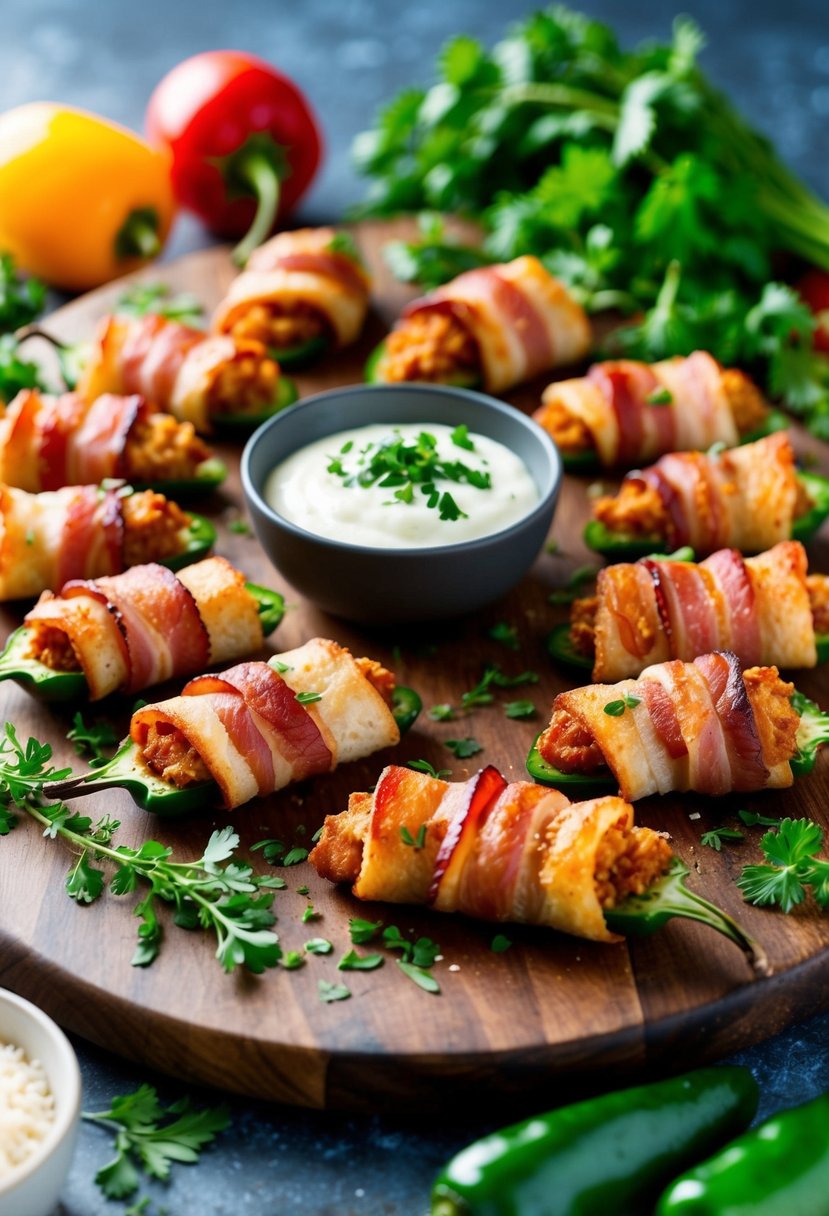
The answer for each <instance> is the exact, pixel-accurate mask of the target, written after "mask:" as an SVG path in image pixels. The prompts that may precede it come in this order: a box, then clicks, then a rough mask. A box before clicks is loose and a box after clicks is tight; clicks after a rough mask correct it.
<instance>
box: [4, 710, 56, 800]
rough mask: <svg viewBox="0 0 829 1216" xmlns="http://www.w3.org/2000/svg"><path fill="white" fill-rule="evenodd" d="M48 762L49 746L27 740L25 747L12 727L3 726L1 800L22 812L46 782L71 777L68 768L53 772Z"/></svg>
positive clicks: (50, 748) (50, 753)
mask: <svg viewBox="0 0 829 1216" xmlns="http://www.w3.org/2000/svg"><path fill="white" fill-rule="evenodd" d="M51 759H52V747H51V744H49V743H40V742H39V741H38V740H37V739H29V741H28V742H27V743H26V745H25V747H24V746H23V745H22V744H21V743H20V742H19V741H18V738H17V732H16V731H15V729H14V726H13V725H12V723H11V722H6V723H5V726H4V732H3V736H2V737H0V800H2V801H3V802H4V803H6V804H8V803H9V802H12V803H14V805H15V806H17V807H21V808H23V807H24V806H25V804H26V803H27V801H28V800H29V799H32V798H36V797H37V796H38V795H39V794H40V791H41V790H42V788H43V786H44V785H45V784H46V782H50V781H63V780H65V779H66V778H67V777H69V776H71V774H72V770H71V769H70V768H62V769H56V768H53V767H52V766H51V765H50V764H49V761H50V760H51Z"/></svg>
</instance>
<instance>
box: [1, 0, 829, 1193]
mask: <svg viewBox="0 0 829 1216" xmlns="http://www.w3.org/2000/svg"><path fill="white" fill-rule="evenodd" d="M535 7H538V6H537V5H533V4H531V3H523V2H518V3H515V2H513V3H505V2H504V0H443V2H441V0H417V2H416V3H413V4H405V3H402V4H396V3H390V2H386V3H383V2H382V0H291V3H286V2H285V0H232V2H231V3H225V4H220V3H217V2H216V0H203V2H202V3H198V2H197V0H166V2H163V0H138V2H135V0H134V2H132V3H129V4H128V3H125V0H110V2H109V3H106V2H102V0H74V2H73V3H71V4H70V3H67V2H66V0H26V2H25V3H24V2H23V0H3V4H2V7H1V8H0V12H2V19H3V20H2V24H3V36H2V38H1V39H0V109H6V108H8V107H10V106H13V105H17V104H19V103H21V102H24V101H31V100H34V99H39V98H46V99H51V100H58V101H65V102H69V103H72V104H75V105H80V106H85V107H88V108H89V109H92V110H96V111H98V112H100V113H102V114H106V115H109V116H110V117H112V118H114V119H118V120H119V121H121V122H123V123H125V124H127V125H128V126H132V127H135V128H140V126H141V123H142V116H143V111H144V106H145V104H146V100H147V98H148V96H149V94H150V92H151V90H152V88H153V86H154V85H155V83H156V82H157V81H158V80H159V79H160V77H161V76H162V75H163V74H164V72H165V71H167V69H168V68H170V67H172V66H173V64H175V63H177V62H178V61H179V60H180V59H182V58H184V57H185V56H187V55H190V54H194V53H195V52H196V51H200V50H206V49H209V48H214V47H222V46H229V47H236V48H240V49H243V50H250V51H255V52H256V53H257V54H260V55H262V56H263V57H265V58H267V59H269V60H271V61H272V62H273V63H274V64H276V65H277V66H278V67H280V68H281V69H283V70H284V71H285V72H287V73H288V74H289V75H291V76H293V77H294V79H295V80H296V81H297V82H298V83H299V84H300V85H301V86H302V87H303V89H304V90H305V91H306V93H307V94H308V96H309V97H310V98H311V100H312V102H313V104H314V106H315V108H316V111H317V113H318V115H319V117H320V120H321V123H322V125H323V128H324V130H325V134H326V142H327V159H326V164H325V168H324V170H323V172H322V173H321V174H320V176H319V179H318V181H317V183H316V185H315V187H314V189H313V191H312V193H311V194H310V195H309V196H308V198H307V201H306V204H305V206H304V208H303V210H302V212H301V213H300V216H299V218H300V219H303V220H308V221H311V222H316V221H318V220H324V219H334V218H337V216H338V215H340V214H341V213H342V211H343V209H344V208H345V207H347V206H348V205H349V204H350V203H352V202H354V201H356V200H358V199H359V198H360V196H361V183H360V181H359V179H357V178H356V176H355V175H354V174H353V172H352V170H351V167H350V164H349V155H348V149H349V144H350V141H351V139H352V137H353V136H354V135H355V134H356V133H357V132H358V131H360V130H362V129H364V128H365V127H366V126H367V125H368V124H369V123H370V121H371V117H372V114H373V113H374V110H375V108H376V106H377V105H378V103H380V102H382V101H384V100H387V99H389V98H390V97H391V96H392V95H393V94H394V93H395V92H396V91H397V90H398V89H399V88H401V87H403V86H405V85H407V84H419V83H422V82H424V81H427V80H428V79H429V76H430V72H431V65H432V64H433V62H434V57H435V53H436V51H437V49H438V48H439V46H440V45H441V43H442V42H443V41H444V40H445V39H446V38H447V37H449V36H450V35H452V34H455V33H459V32H462V31H463V32H467V33H471V34H475V35H477V36H479V37H481V38H482V39H484V40H486V41H494V40H495V39H497V38H498V37H499V36H500V34H501V32H502V30H503V28H504V26H505V25H506V24H507V23H508V22H509V21H511V20H514V19H516V18H518V17H520V16H521V15H522V14H523V13H525V12H529V11H531V10H532V9H533V8H535ZM586 7H588V8H589V11H590V12H591V13H592V14H593V15H594V16H596V17H599V18H601V19H603V20H608V21H611V22H612V23H613V24H614V25H615V26H616V27H617V29H618V30H619V32H620V36H621V39H622V41H623V42H624V43H625V44H627V43H633V42H637V41H639V40H641V39H644V38H648V37H657V38H660V39H664V38H666V37H667V36H668V33H669V30H670V24H671V19H672V17H673V15H674V13H675V12H676V11H680V10H681V11H685V12H689V13H691V14H692V15H693V16H694V17H696V19H697V20H698V21H699V22H700V24H701V25H702V26H703V28H704V29H705V30H706V32H707V34H708V38H709V43H708V48H707V50H706V51H705V54H704V59H703V63H704V65H705V68H706V70H707V71H708V73H709V74H710V76H711V77H712V79H713V80H714V81H715V82H716V83H717V84H718V85H719V86H720V87H721V88H723V89H725V90H727V91H728V92H729V93H730V94H731V96H732V97H733V98H734V100H735V101H736V102H737V103H738V104H739V106H740V107H741V108H742V109H743V110H744V111H745V112H746V113H747V114H748V115H749V116H750V118H751V119H752V120H753V121H754V122H755V123H756V124H757V125H758V126H759V127H761V128H762V129H763V130H765V131H766V132H767V133H768V134H769V135H771V136H772V137H773V138H774V139H775V140H776V141H777V143H778V145H779V147H780V149H781V151H782V153H783V155H784V156H785V158H786V159H787V160H788V161H789V163H790V164H791V166H792V167H793V168H794V169H795V170H796V171H797V172H798V173H800V174H801V175H802V176H803V177H804V178H805V179H806V180H807V181H808V182H809V183H810V184H811V185H812V186H813V187H814V188H815V189H816V190H817V191H818V192H820V193H821V194H823V195H824V196H825V197H829V156H827V153H828V152H829V139H827V128H829V12H828V11H827V7H826V3H825V0H814V2H812V3H810V2H808V0H789V2H788V3H784V2H782V0H778V2H776V3H775V2H772V3H768V2H763V0H751V2H747V0H739V2H735V0H694V2H693V3H686V4H682V3H681V0H677V4H676V6H675V5H673V4H664V3H663V4H658V3H654V2H653V0H626V2H625V3H624V4H620V3H612V2H611V0H597V2H593V3H590V4H588V5H586ZM207 239H208V238H207V237H206V236H205V234H204V233H203V232H202V231H201V230H200V229H199V227H198V225H197V224H196V223H195V222H193V221H190V220H186V219H185V220H180V221H179V223H178V225H177V228H176V230H175V232H174V235H173V240H172V242H171V244H170V247H169V251H168V252H169V254H171V255H175V254H176V253H181V252H184V251H186V250H188V249H191V248H193V247H195V246H196V245H198V244H201V243H205V242H206V241H207ZM345 1012H347V1011H344V1014H345ZM78 1046H79V1052H80V1055H81V1059H82V1065H83V1071H84V1082H85V1089H86V1103H87V1106H88V1107H90V1108H92V1109H100V1108H101V1107H102V1106H106V1105H107V1104H108V1101H109V1098H110V1096H111V1095H112V1094H113V1093H123V1092H126V1091H128V1090H131V1089H134V1088H135V1087H136V1085H137V1084H138V1083H139V1081H141V1080H156V1079H155V1078H152V1077H148V1076H147V1075H146V1074H145V1073H143V1072H142V1073H139V1070H137V1069H135V1068H133V1067H131V1066H128V1065H124V1064H122V1063H121V1062H119V1061H117V1060H114V1059H111V1058H108V1057H105V1056H104V1055H102V1054H101V1053H99V1052H96V1051H94V1050H92V1049H90V1048H88V1047H86V1046H84V1045H82V1044H79V1045H78ZM741 1058H742V1059H743V1060H744V1061H745V1062H747V1063H749V1064H750V1065H751V1066H752V1068H753V1069H754V1071H755V1074H756V1075H757V1078H758V1080H759V1081H760V1083H761V1086H762V1091H763V1100H762V1102H763V1104H762V1108H761V1114H767V1113H770V1112H771V1111H773V1110H775V1109H778V1108H779V1107H781V1106H785V1105H791V1104H793V1103H795V1102H797V1101H803V1100H805V1099H806V1098H808V1097H811V1096H813V1095H814V1094H816V1093H818V1092H820V1091H821V1090H825V1089H829V1018H826V1017H822V1018H816V1019H814V1020H813V1021H811V1022H810V1023H808V1024H807V1025H805V1026H803V1027H799V1028H796V1029H795V1030H793V1031H791V1032H790V1033H788V1034H786V1035H783V1036H780V1037H779V1038H778V1039H776V1040H773V1041H772V1042H770V1043H768V1044H765V1045H763V1046H761V1047H760V1048H756V1049H754V1050H753V1051H750V1052H746V1053H744V1055H743V1056H742V1057H741ZM158 1084H159V1086H160V1088H161V1089H162V1090H163V1092H164V1093H165V1096H168V1097H173V1096H177V1092H176V1088H175V1086H174V1085H173V1084H171V1083H170V1082H168V1081H166V1080H163V1079H158ZM554 1097H555V1090H554V1083H553V1084H552V1087H551V1103H552V1102H553V1101H554ZM493 1122H497V1111H495V1112H494V1113H493V1114H492V1115H491V1116H490V1123H493ZM462 1124H463V1125H462V1126H460V1125H458V1124H456V1126H455V1127H447V1128H435V1127H433V1126H430V1125H426V1126H424V1125H420V1124H417V1123H408V1122H405V1121H404V1120H403V1119H402V1118H401V1119H400V1120H395V1119H390V1118H385V1119H379V1118H373V1119H367V1118H347V1117H343V1116H336V1115H334V1116H322V1115H317V1114H311V1113H308V1112H303V1111H296V1110H290V1109H287V1108H279V1109H273V1108H265V1107H262V1106H254V1105H253V1104H250V1103H242V1102H237V1103H234V1104H233V1126H232V1130H231V1131H230V1132H229V1133H227V1134H226V1135H225V1136H224V1137H223V1138H222V1140H221V1142H220V1143H219V1145H217V1147H216V1148H215V1150H213V1151H212V1152H210V1153H208V1154H206V1156H205V1158H204V1159H203V1161H202V1162H201V1163H200V1164H199V1165H198V1167H196V1168H195V1169H186V1168H184V1167H179V1168H177V1169H176V1170H175V1173H174V1180H173V1182H172V1184H171V1186H170V1187H169V1188H163V1187H160V1186H156V1187H152V1188H148V1191H149V1193H151V1194H152V1195H153V1203H152V1207H151V1209H149V1210H148V1211H147V1212H146V1213H145V1216H160V1213H161V1212H162V1211H166V1212H167V1213H168V1216H225V1214H228V1216H229V1214H230V1213H233V1214H234V1216H254V1214H255V1216H271V1214H274V1216H276V1214H278V1216H300V1214H301V1216H424V1214H425V1212H426V1210H427V1207H428V1184H429V1179H430V1178H431V1176H432V1175H433V1173H434V1171H435V1169H436V1168H437V1166H438V1164H439V1163H440V1162H441V1161H442V1160H443V1159H444V1158H445V1156H446V1155H447V1154H448V1153H450V1152H452V1151H454V1150H455V1149H456V1148H457V1147H459V1145H460V1144H461V1143H462V1142H463V1141H464V1140H465V1139H468V1138H470V1137H471V1136H473V1135H475V1134H478V1133H479V1132H480V1131H481V1130H483V1127H484V1124H482V1122H481V1121H480V1118H479V1117H476V1116H475V1115H474V1114H470V1116H469V1118H468V1119H466V1120H463V1121H462ZM107 1155H108V1143H107V1140H106V1137H105V1136H104V1134H103V1133H102V1132H100V1131H99V1130H98V1129H97V1128H90V1127H85V1128H84V1129H83V1132H82V1136H81V1142H80V1147H79V1151H78V1154H77V1156H76V1159H75V1164H74V1167H73V1171H72V1175H71V1178H70V1181H69V1184H68V1186H67V1189H66V1192H65V1195H64V1201H63V1209H62V1210H63V1213H64V1216H103V1214H104V1213H120V1212H122V1211H123V1208H124V1205H122V1204H114V1203H106V1202H105V1201H104V1200H103V1199H102V1198H101V1197H100V1195H99V1193H98V1192H97V1189H96V1187H95V1185H94V1182H93V1174H94V1171H95V1169H96V1168H97V1167H98V1166H100V1165H101V1164H103V1162H104V1161H105V1160H107ZM3 1216H15V1214H14V1213H13V1212H9V1213H4V1214H3ZM608 1216H610V1214H608Z"/></svg>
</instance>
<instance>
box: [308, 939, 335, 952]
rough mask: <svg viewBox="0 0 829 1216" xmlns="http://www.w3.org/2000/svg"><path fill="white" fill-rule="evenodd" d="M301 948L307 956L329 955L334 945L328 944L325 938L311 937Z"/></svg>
mask: <svg viewBox="0 0 829 1216" xmlns="http://www.w3.org/2000/svg"><path fill="white" fill-rule="evenodd" d="M303 948H304V949H305V950H307V951H308V953H309V954H330V953H331V951H332V950H333V949H334V943H333V942H330V941H329V940H328V938H327V937H312V938H311V939H310V940H309V941H307V942H306V943H305V946H304V947H303Z"/></svg>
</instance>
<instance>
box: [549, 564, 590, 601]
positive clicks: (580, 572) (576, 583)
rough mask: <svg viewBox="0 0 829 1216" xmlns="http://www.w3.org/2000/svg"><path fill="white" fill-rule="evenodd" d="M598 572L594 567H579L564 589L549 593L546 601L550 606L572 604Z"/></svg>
mask: <svg viewBox="0 0 829 1216" xmlns="http://www.w3.org/2000/svg"><path fill="white" fill-rule="evenodd" d="M597 573H598V571H597V570H596V567H595V566H579V567H578V569H577V570H574V571H573V573H572V574H571V575H570V577H569V579H568V580H567V582H566V584H565V585H564V587H562V588H561V590H559V591H551V592H550V594H549V595H548V596H547V600H548V602H549V603H551V604H572V603H573V601H574V600H577V599H578V598H579V596H580V595H581V593H582V590H583V588H584V586H585V584H586V583H590V582H592V581H593V579H595V577H596V575H597Z"/></svg>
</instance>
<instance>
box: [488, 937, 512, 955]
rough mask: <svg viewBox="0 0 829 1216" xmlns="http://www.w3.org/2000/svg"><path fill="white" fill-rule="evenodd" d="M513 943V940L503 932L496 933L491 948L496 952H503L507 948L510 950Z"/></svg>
mask: <svg viewBox="0 0 829 1216" xmlns="http://www.w3.org/2000/svg"><path fill="white" fill-rule="evenodd" d="M511 945H512V940H511V939H510V938H508V937H507V936H506V935H505V934H503V933H496V934H495V936H494V937H493V939H492V941H491V942H490V946H489V948H490V950H492V952H493V953H494V954H503V953H504V951H505V950H509V948H510V946H511Z"/></svg>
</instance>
